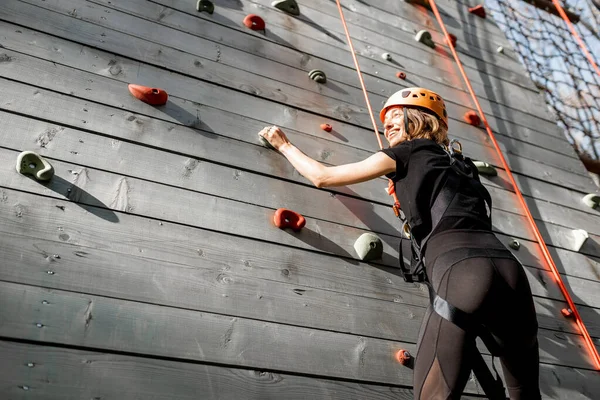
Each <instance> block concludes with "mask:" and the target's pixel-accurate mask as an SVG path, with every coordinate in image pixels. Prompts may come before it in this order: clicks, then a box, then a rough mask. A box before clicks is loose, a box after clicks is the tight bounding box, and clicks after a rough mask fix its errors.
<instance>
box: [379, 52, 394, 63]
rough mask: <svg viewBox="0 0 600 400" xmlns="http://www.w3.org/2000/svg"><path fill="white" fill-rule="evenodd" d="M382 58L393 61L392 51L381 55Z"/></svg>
mask: <svg viewBox="0 0 600 400" xmlns="http://www.w3.org/2000/svg"><path fill="white" fill-rule="evenodd" d="M381 58H383V59H384V60H386V61H392V55H391V54H390V53H383V54H382V55H381Z"/></svg>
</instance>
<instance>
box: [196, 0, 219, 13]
mask: <svg viewBox="0 0 600 400" xmlns="http://www.w3.org/2000/svg"><path fill="white" fill-rule="evenodd" d="M196 10H198V11H200V12H202V11H206V12H207V13H209V14H212V13H213V12H214V11H215V5H214V4H213V3H212V1H209V0H198V2H197V3H196Z"/></svg>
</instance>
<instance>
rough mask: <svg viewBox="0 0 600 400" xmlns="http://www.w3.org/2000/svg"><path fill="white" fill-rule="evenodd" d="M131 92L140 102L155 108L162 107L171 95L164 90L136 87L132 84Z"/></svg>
mask: <svg viewBox="0 0 600 400" xmlns="http://www.w3.org/2000/svg"><path fill="white" fill-rule="evenodd" d="M128 88H129V92H130V93H131V94H132V95H133V96H134V97H135V98H136V99H138V100H141V101H143V102H144V103H148V104H150V105H153V106H162V105H163V104H165V103H166V102H167V99H168V98H169V95H168V94H167V92H165V91H164V90H162V89H157V88H151V87H148V86H142V85H134V84H133V83H130V84H129V86H128Z"/></svg>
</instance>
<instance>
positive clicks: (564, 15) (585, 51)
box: [552, 0, 600, 76]
mask: <svg viewBox="0 0 600 400" xmlns="http://www.w3.org/2000/svg"><path fill="white" fill-rule="evenodd" d="M552 3H554V6H555V7H556V9H557V10H558V13H559V14H560V16H561V17H562V19H563V20H564V21H565V23H566V24H567V26H568V27H569V30H570V31H571V34H572V35H573V36H574V37H575V40H577V43H578V44H579V47H581V51H583V54H585V56H586V57H587V59H588V61H589V62H590V64H591V65H592V67H593V68H594V70H595V71H596V73H597V74H598V76H600V69H598V66H597V65H596V63H595V62H594V58H593V57H592V55H591V54H590V52H589V51H588V49H587V47H586V45H585V43H584V42H583V40H581V37H579V34H578V33H577V31H576V30H575V27H574V26H573V24H572V23H571V20H570V19H569V17H568V16H567V13H566V12H565V10H564V9H563V8H562V6H561V5H560V2H559V1H558V0H552Z"/></svg>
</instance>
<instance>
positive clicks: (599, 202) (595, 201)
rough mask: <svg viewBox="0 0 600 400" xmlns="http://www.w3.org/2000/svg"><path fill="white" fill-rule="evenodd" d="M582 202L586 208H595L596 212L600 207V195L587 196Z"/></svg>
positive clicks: (591, 194)
mask: <svg viewBox="0 0 600 400" xmlns="http://www.w3.org/2000/svg"><path fill="white" fill-rule="evenodd" d="M582 200H583V203H584V204H585V205H586V206H588V207H590V208H593V209H594V210H595V209H596V208H598V207H600V195H598V194H596V193H590V194H586V195H585V196H583V199H582Z"/></svg>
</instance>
